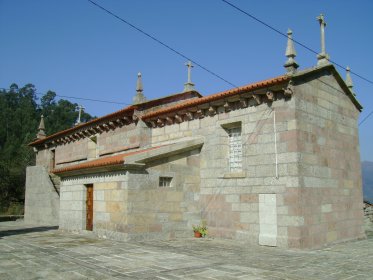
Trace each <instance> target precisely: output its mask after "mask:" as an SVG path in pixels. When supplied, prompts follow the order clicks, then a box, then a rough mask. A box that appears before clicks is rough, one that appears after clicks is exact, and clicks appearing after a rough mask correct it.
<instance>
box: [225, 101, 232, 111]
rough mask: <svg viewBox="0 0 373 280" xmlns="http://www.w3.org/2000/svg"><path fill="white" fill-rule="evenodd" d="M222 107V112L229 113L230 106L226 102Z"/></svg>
mask: <svg viewBox="0 0 373 280" xmlns="http://www.w3.org/2000/svg"><path fill="white" fill-rule="evenodd" d="M223 107H224V110H225V112H227V113H228V112H230V111H231V105H230V104H229V102H228V101H225V103H224V105H223Z"/></svg>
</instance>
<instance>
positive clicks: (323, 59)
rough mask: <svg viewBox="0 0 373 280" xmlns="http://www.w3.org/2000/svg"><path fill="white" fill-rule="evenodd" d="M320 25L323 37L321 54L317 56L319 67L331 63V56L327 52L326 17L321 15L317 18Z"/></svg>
mask: <svg viewBox="0 0 373 280" xmlns="http://www.w3.org/2000/svg"><path fill="white" fill-rule="evenodd" d="M316 19H317V20H318V21H319V23H320V36H321V52H320V53H319V54H318V55H317V65H324V64H328V63H329V55H328V54H327V53H326V51H325V26H326V22H325V19H324V15H323V14H320V15H319V16H318V17H317V18H316Z"/></svg>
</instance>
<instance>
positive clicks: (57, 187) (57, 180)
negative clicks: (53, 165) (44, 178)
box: [49, 173, 61, 196]
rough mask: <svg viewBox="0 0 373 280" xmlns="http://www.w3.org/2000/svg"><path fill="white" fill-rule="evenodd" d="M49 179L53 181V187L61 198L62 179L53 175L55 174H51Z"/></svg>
mask: <svg viewBox="0 0 373 280" xmlns="http://www.w3.org/2000/svg"><path fill="white" fill-rule="evenodd" d="M49 178H50V179H51V181H52V183H53V187H54V189H55V191H56V193H57V194H58V196H60V185H61V178H60V177H58V176H57V175H55V174H53V173H49Z"/></svg>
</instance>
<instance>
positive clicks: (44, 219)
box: [24, 166, 60, 226]
mask: <svg viewBox="0 0 373 280" xmlns="http://www.w3.org/2000/svg"><path fill="white" fill-rule="evenodd" d="M59 206H60V199H59V196H58V193H57V192H56V190H55V188H54V186H53V183H52V181H51V179H50V177H49V174H48V171H47V170H46V168H45V167H43V166H29V167H27V169H26V193H25V217H24V218H25V222H26V223H28V224H36V225H52V226H56V225H58V217H59Z"/></svg>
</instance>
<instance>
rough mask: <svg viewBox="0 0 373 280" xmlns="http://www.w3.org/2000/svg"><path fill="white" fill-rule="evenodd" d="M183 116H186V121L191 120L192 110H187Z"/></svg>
mask: <svg viewBox="0 0 373 280" xmlns="http://www.w3.org/2000/svg"><path fill="white" fill-rule="evenodd" d="M185 117H186V119H187V120H188V121H191V120H193V113H192V112H187V113H186V114H185Z"/></svg>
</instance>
